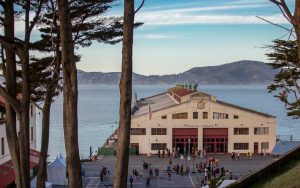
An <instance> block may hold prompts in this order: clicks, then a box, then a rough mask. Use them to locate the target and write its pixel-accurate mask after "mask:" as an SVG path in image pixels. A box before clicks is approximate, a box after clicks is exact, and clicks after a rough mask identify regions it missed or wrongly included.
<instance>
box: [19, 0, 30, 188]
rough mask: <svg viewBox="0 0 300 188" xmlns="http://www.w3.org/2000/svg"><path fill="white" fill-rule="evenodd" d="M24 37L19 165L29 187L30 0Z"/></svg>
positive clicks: (24, 185) (26, 8)
mask: <svg viewBox="0 0 300 188" xmlns="http://www.w3.org/2000/svg"><path fill="white" fill-rule="evenodd" d="M24 8H25V39H24V52H23V53H24V54H23V57H22V58H21V57H19V58H20V60H21V63H22V73H21V77H22V102H21V114H20V115H21V118H20V136H19V138H20V139H19V147H20V165H21V172H22V184H23V187H30V166H29V161H30V154H29V150H30V140H29V137H30V136H29V127H30V125H29V108H30V91H29V43H30V31H29V12H30V0H26V1H25V6H24Z"/></svg>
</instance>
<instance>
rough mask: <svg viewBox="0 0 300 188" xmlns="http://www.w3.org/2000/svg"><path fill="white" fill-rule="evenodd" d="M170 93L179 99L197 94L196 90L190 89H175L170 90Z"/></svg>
mask: <svg viewBox="0 0 300 188" xmlns="http://www.w3.org/2000/svg"><path fill="white" fill-rule="evenodd" d="M168 91H169V92H171V93H174V94H175V95H177V96H178V97H183V96H186V95H189V94H192V93H197V91H196V90H190V89H185V88H183V87H174V88H171V89H168Z"/></svg>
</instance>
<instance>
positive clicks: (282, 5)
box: [280, 0, 296, 26]
mask: <svg viewBox="0 0 300 188" xmlns="http://www.w3.org/2000/svg"><path fill="white" fill-rule="evenodd" d="M280 2H281V7H282V8H283V10H284V12H285V14H286V16H287V17H288V18H289V19H290V21H291V23H292V24H293V25H294V26H295V25H296V24H295V19H294V16H293V15H292V13H291V11H290V9H289V7H288V6H287V4H286V3H285V0H280ZM295 8H296V7H295Z"/></svg>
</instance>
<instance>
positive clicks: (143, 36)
mask: <svg viewBox="0 0 300 188" xmlns="http://www.w3.org/2000/svg"><path fill="white" fill-rule="evenodd" d="M138 37H141V38H146V39H171V38H178V37H177V36H170V35H160V34H144V35H139V36H138Z"/></svg>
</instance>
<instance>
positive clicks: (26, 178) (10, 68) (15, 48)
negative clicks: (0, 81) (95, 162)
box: [0, 0, 43, 188]
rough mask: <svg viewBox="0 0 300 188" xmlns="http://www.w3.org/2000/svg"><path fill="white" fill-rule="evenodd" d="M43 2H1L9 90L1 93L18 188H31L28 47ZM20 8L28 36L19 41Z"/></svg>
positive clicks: (25, 33)
mask: <svg viewBox="0 0 300 188" xmlns="http://www.w3.org/2000/svg"><path fill="white" fill-rule="evenodd" d="M42 4H43V3H42V1H30V0H24V1H5V2H4V1H0V5H1V6H2V9H3V12H4V17H3V16H2V15H3V14H2V15H1V16H0V18H1V19H0V21H1V22H2V25H3V26H4V36H0V43H1V46H2V47H3V48H4V49H5V51H6V53H5V55H6V57H5V58H3V57H2V60H4V62H2V63H3V64H4V65H3V66H2V67H3V68H4V69H5V74H4V75H5V80H6V89H4V88H3V87H2V86H1V87H0V93H1V95H2V96H3V97H4V98H5V100H6V133H7V141H8V145H9V149H10V154H11V157H12V161H13V165H14V170H15V175H16V184H17V187H24V188H25V187H29V186H30V168H29V149H30V142H29V105H30V91H29V45H30V36H31V31H32V29H33V28H34V26H35V24H36V22H37V21H38V18H39V14H40V12H41V8H42ZM15 6H20V7H21V8H22V10H23V11H22V12H23V13H24V17H25V19H24V23H25V32H24V40H21V39H17V38H15V36H14V26H13V25H14V22H15V21H14V17H15V11H14V7H15ZM31 11H34V12H35V16H34V18H33V19H32V20H31V21H30V18H29V13H30V12H31ZM15 55H17V56H18V58H19V60H20V63H21V68H22V72H21V90H20V91H21V101H18V100H17V99H16V98H17V96H16V94H17V81H16V76H17V75H16V60H15ZM16 114H18V116H19V117H20V130H19V133H18V135H17V132H16V130H17V129H16V120H15V119H16Z"/></svg>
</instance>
